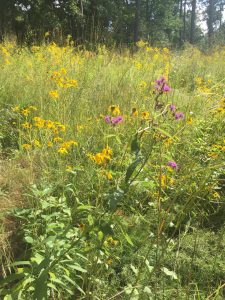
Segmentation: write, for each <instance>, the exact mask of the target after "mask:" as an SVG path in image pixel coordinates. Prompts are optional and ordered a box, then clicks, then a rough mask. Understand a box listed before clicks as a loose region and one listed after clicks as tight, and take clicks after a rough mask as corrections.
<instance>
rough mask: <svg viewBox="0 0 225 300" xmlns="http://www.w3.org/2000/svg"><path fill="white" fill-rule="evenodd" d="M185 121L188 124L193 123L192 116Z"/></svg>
mask: <svg viewBox="0 0 225 300" xmlns="http://www.w3.org/2000/svg"><path fill="white" fill-rule="evenodd" d="M187 123H188V124H189V125H191V124H192V123H193V118H192V117H190V118H189V120H188V121H187Z"/></svg>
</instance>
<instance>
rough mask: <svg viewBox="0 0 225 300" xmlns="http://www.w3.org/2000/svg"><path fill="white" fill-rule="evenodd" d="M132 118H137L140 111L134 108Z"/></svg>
mask: <svg viewBox="0 0 225 300" xmlns="http://www.w3.org/2000/svg"><path fill="white" fill-rule="evenodd" d="M132 116H133V117H137V116H138V110H137V108H135V107H133V108H132Z"/></svg>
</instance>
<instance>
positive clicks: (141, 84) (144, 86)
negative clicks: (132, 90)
mask: <svg viewBox="0 0 225 300" xmlns="http://www.w3.org/2000/svg"><path fill="white" fill-rule="evenodd" d="M139 87H140V88H142V89H144V88H146V87H147V82H146V81H144V80H142V81H141V82H140V83H139Z"/></svg>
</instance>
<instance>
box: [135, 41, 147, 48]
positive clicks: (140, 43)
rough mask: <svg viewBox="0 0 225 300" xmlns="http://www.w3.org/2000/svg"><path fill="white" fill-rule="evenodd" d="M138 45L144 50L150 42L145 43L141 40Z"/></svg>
mask: <svg viewBox="0 0 225 300" xmlns="http://www.w3.org/2000/svg"><path fill="white" fill-rule="evenodd" d="M136 45H137V46H138V47H139V48H143V47H145V46H146V45H148V42H144V41H143V40H140V41H138V42H137V43H136Z"/></svg>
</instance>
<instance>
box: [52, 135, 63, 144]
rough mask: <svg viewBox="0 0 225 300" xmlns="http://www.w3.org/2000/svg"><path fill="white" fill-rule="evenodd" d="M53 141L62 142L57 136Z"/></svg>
mask: <svg viewBox="0 0 225 300" xmlns="http://www.w3.org/2000/svg"><path fill="white" fill-rule="evenodd" d="M53 141H54V142H55V143H59V142H62V141H63V139H62V138H61V137H59V136H57V137H55V138H54V140H53Z"/></svg>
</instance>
